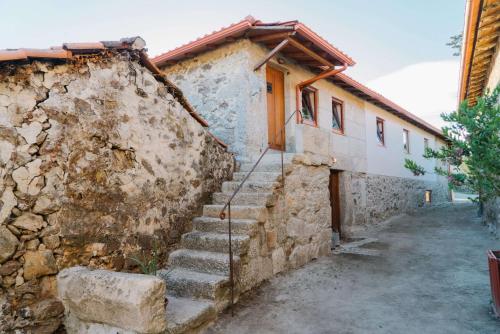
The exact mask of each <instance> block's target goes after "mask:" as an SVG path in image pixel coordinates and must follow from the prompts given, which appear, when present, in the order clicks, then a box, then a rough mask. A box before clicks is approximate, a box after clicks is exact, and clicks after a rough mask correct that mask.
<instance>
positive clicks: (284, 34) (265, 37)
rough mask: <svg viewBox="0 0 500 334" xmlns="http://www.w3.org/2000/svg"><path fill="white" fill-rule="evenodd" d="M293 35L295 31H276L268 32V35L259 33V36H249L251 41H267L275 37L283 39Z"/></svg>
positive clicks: (275, 38)
mask: <svg viewBox="0 0 500 334" xmlns="http://www.w3.org/2000/svg"><path fill="white" fill-rule="evenodd" d="M293 35H295V31H293V32H277V33H274V34H269V35H260V36H255V37H250V39H251V40H252V42H267V41H274V40H277V39H283V38H287V37H290V36H293Z"/></svg>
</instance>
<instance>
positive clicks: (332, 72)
mask: <svg viewBox="0 0 500 334" xmlns="http://www.w3.org/2000/svg"><path fill="white" fill-rule="evenodd" d="M346 69H347V64H346V63H344V65H342V67H340V68H335V69H332V68H329V69H327V70H326V71H323V72H321V73H320V74H318V75H317V76H315V77H312V78H311V79H308V80H306V81H302V82H300V83H299V84H297V86H295V110H300V91H301V90H302V89H304V88H305V87H307V86H310V85H312V84H313V83H315V82H316V81H318V80H321V79H324V78H327V77H332V76H334V75H337V74H339V73H340V72H343V71H345V70H346ZM297 122H300V113H297Z"/></svg>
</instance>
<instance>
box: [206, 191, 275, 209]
mask: <svg viewBox="0 0 500 334" xmlns="http://www.w3.org/2000/svg"><path fill="white" fill-rule="evenodd" d="M231 195H232V193H214V194H213V203H214V204H226V203H227V201H228V200H229V198H230V197H231ZM231 203H232V204H233V205H257V206H270V205H271V204H272V203H273V193H271V192H268V193H263V192H249V193H246V192H239V193H237V194H236V196H234V198H233V200H232V202H231Z"/></svg>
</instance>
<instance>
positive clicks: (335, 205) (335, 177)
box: [330, 170, 342, 238]
mask: <svg viewBox="0 0 500 334" xmlns="http://www.w3.org/2000/svg"><path fill="white" fill-rule="evenodd" d="M339 176H340V172H339V171H338V170H330V205H331V206H332V230H333V232H337V233H338V234H339V238H341V237H342V231H341V222H340V183H339V181H340V177H339Z"/></svg>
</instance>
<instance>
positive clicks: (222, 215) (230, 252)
mask: <svg viewBox="0 0 500 334" xmlns="http://www.w3.org/2000/svg"><path fill="white" fill-rule="evenodd" d="M297 112H299V113H300V114H302V113H301V111H300V110H295V111H294V112H293V113H292V114H291V115H290V116H289V117H288V119H287V120H286V121H285V124H283V126H282V127H281V129H280V131H279V132H278V133H277V134H276V136H275V137H274V139H277V138H278V136H282V140H283V141H284V138H283V132H284V131H285V128H286V126H287V124H288V123H289V122H290V120H291V119H292V118H293V116H295V114H297ZM270 149H271V146H269V145H267V147H266V149H265V150H264V152H262V154H261V155H260V156H259V159H257V161H256V162H255V164H254V165H253V166H252V168H251V169H250V171H249V172H248V173H247V175H246V176H245V178H244V179H243V181H241V182H240V184H239V185H238V187H237V188H236V189H235V190H234V192H233V194H232V195H231V197H229V199H228V200H227V202H226V204H224V206H223V207H222V210H221V211H220V213H219V217H220V219H221V220H224V219H225V218H226V213H225V211H226V209H227V211H228V235H229V281H230V285H231V316H233V315H234V307H233V306H234V272H233V248H232V238H231V201H232V200H233V199H234V197H235V196H236V194H238V192H239V191H240V190H241V188H242V187H243V185H244V184H245V182H246V181H247V180H248V178H249V177H250V175H252V173H253V172H254V170H255V168H257V166H258V165H259V163H260V161H261V160H262V158H263V157H264V155H266V153H267V152H268V151H269V150H270ZM281 182H283V185H284V182H285V172H284V162H283V151H281Z"/></svg>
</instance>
